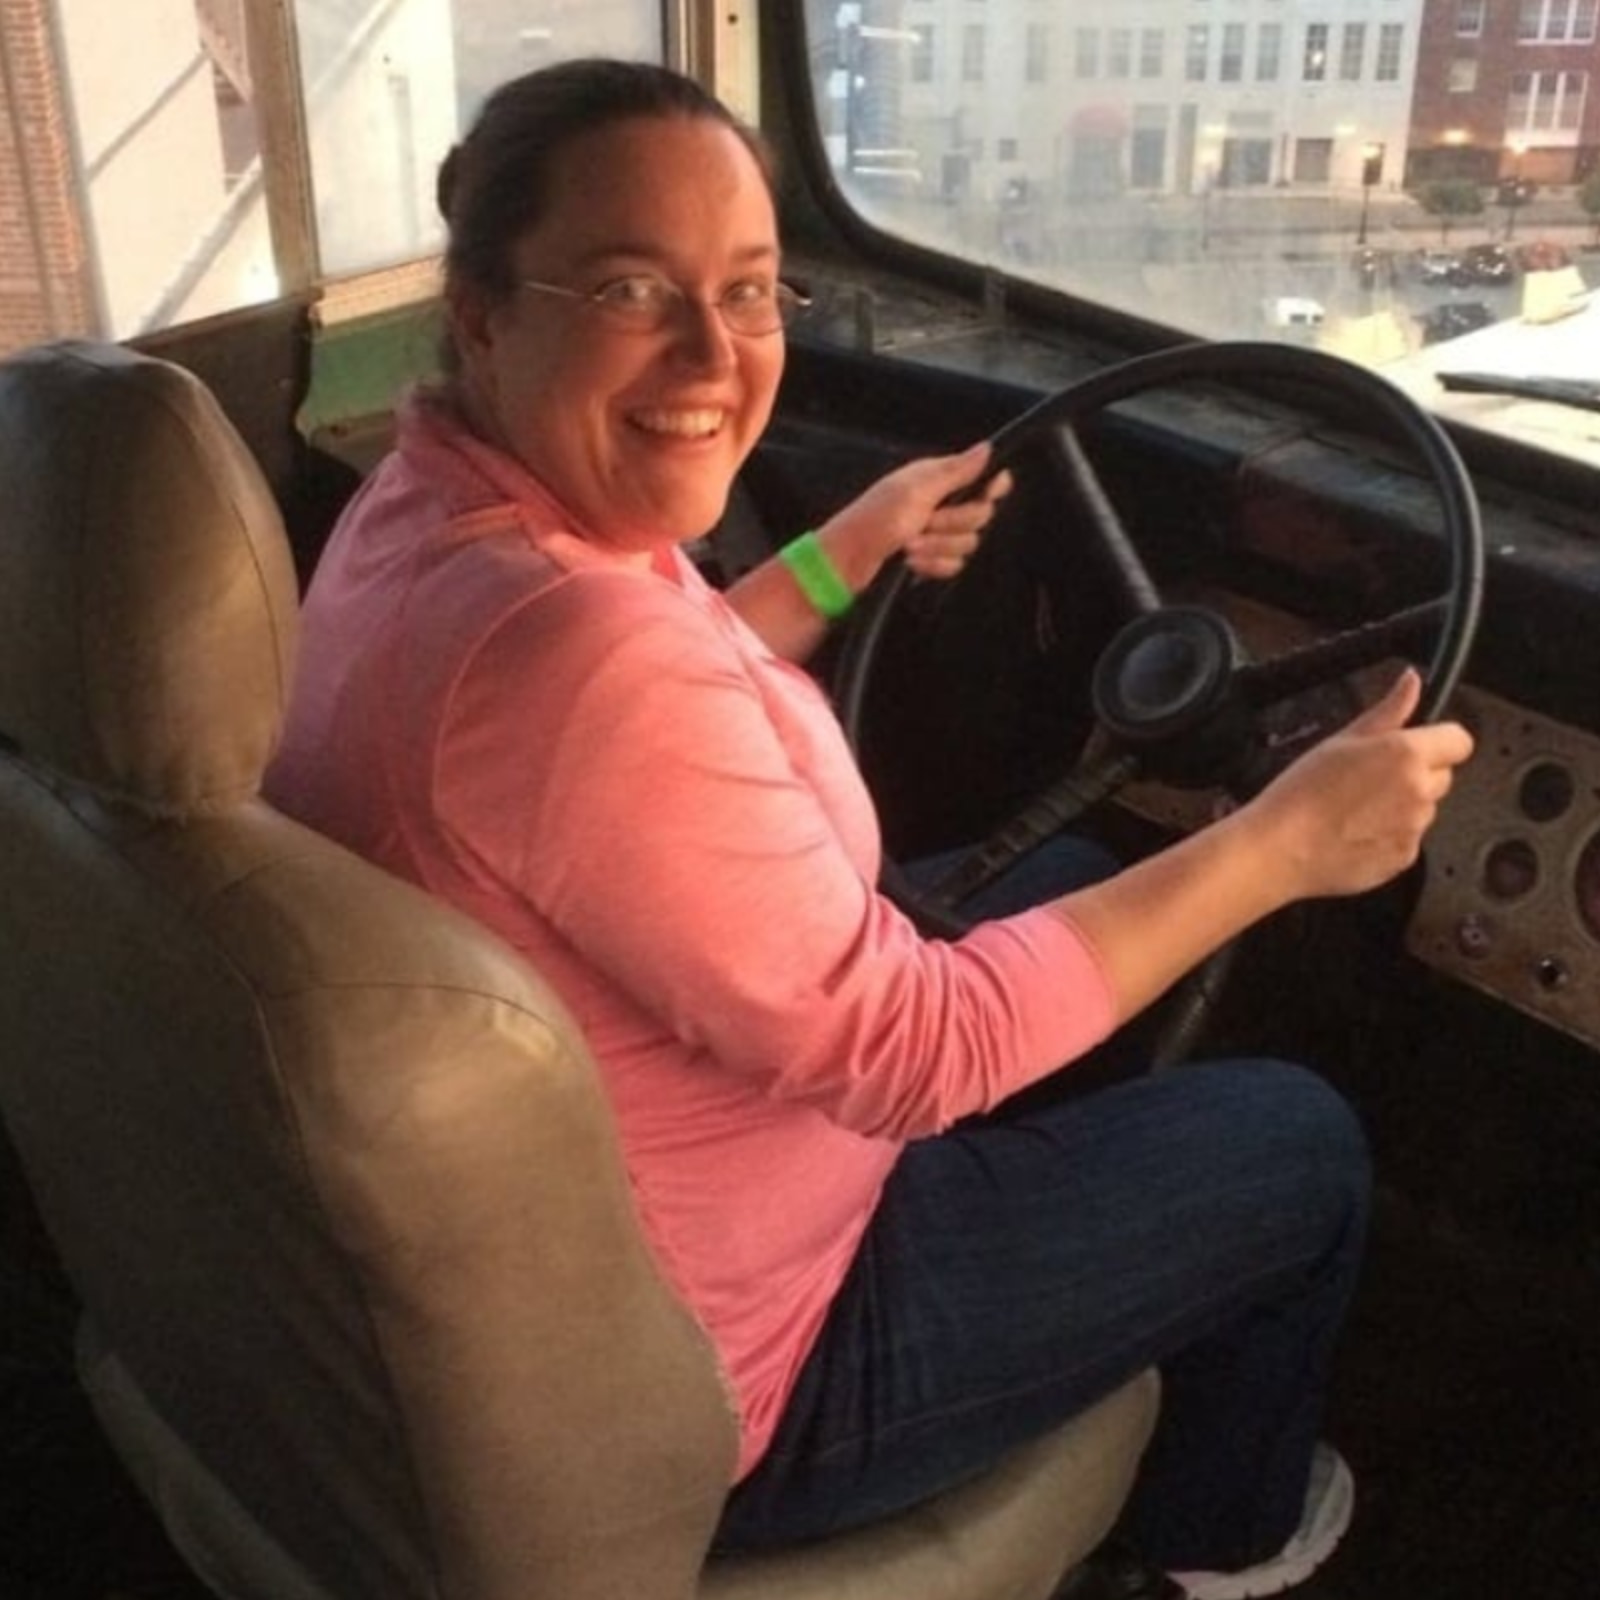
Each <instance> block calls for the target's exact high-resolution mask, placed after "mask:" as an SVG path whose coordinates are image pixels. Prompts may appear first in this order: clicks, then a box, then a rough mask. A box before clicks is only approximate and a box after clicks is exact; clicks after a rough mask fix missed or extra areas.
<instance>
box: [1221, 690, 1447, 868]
mask: <svg viewBox="0 0 1600 1600" xmlns="http://www.w3.org/2000/svg"><path fill="white" fill-rule="evenodd" d="M1421 692H1422V685H1421V679H1420V678H1419V677H1418V675H1417V673H1416V671H1415V669H1414V668H1411V667H1407V668H1406V669H1405V671H1404V672H1402V673H1401V675H1400V677H1399V678H1398V679H1397V680H1396V681H1395V683H1394V684H1393V685H1392V686H1391V687H1390V689H1389V691H1388V693H1387V694H1385V695H1384V696H1383V698H1382V699H1381V700H1378V701H1377V702H1376V703H1375V704H1373V705H1371V706H1369V707H1367V709H1366V710H1365V711H1363V712H1362V713H1361V714H1360V715H1359V716H1357V717H1356V718H1355V719H1354V720H1353V721H1352V722H1350V723H1349V724H1348V725H1347V726H1346V727H1344V728H1343V729H1341V730H1340V731H1339V732H1338V733H1336V734H1334V735H1332V736H1331V737H1330V738H1328V739H1325V740H1324V741H1323V742H1322V743H1321V744H1319V745H1317V746H1316V747H1315V748H1314V749H1312V750H1310V751H1308V752H1307V753H1306V754H1305V755H1303V756H1302V757H1301V758H1300V759H1299V760H1298V761H1296V762H1295V763H1294V765H1293V766H1291V767H1290V768H1288V770H1287V771H1285V772H1284V773H1282V774H1281V775H1280V776H1279V777H1278V778H1277V779H1276V780H1275V781H1274V782H1273V783H1272V784H1270V785H1269V786H1268V787H1267V788H1266V789H1265V790H1263V791H1262V793H1261V794H1260V795H1258V796H1257V797H1256V798H1255V799H1254V800H1252V801H1251V802H1250V804H1249V806H1247V807H1245V810H1246V811H1253V812H1255V814H1256V822H1257V823H1258V824H1259V825H1260V826H1261V827H1262V828H1263V829H1264V830H1268V831H1269V832H1270V833H1271V834H1272V835H1273V836H1275V838H1276V840H1277V842H1278V849H1279V852H1281V853H1280V854H1279V859H1280V860H1281V861H1282V862H1283V863H1284V865H1285V868H1286V869H1287V871H1288V872H1289V873H1290V874H1291V879H1292V886H1291V885H1290V884H1286V885H1285V887H1286V889H1288V891H1289V892H1288V898H1290V899H1296V900H1298V899H1303V898H1307V897H1312V896H1320V895H1345V894H1358V893H1360V892H1361V891H1362V890H1364V889H1372V888H1375V887H1376V886H1377V885H1378V884H1380V883H1384V882H1386V881H1387V880H1388V879H1390V878H1392V877H1394V876H1395V874H1396V873H1399V872H1402V871H1404V870H1405V869H1406V868H1407V867H1409V866H1410V865H1411V864H1412V863H1413V862H1414V861H1415V860H1416V859H1417V854H1418V852H1419V850H1420V849H1421V848H1422V837H1423V835H1424V834H1425V833H1426V832H1427V830H1428V828H1429V826H1430V825H1431V824H1432V822H1433V819H1434V817H1435V815H1436V814H1437V812H1438V809H1439V803H1440V801H1442V800H1443V799H1444V797H1445V795H1446V794H1448V793H1449V792H1450V785H1451V782H1452V780H1453V778H1454V775H1455V769H1456V767H1458V766H1459V765H1460V764H1461V763H1462V762H1463V761H1465V760H1466V759H1467V758H1468V757H1469V756H1470V755H1471V754H1472V736H1471V735H1470V734H1469V733H1468V732H1467V730H1466V729H1465V728H1463V727H1462V726H1461V725H1460V723H1457V722H1437V723H1431V724H1429V725H1427V726H1425V727H1415V728H1408V727H1407V726H1406V719H1407V718H1408V717H1410V716H1411V714H1412V713H1413V712H1414V711H1415V710H1416V708H1417V701H1418V698H1419V697H1420V695H1421Z"/></svg>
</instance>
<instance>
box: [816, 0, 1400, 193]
mask: <svg viewBox="0 0 1600 1600" xmlns="http://www.w3.org/2000/svg"><path fill="white" fill-rule="evenodd" d="M1025 10H1026V13H1027V14H1026V15H1025V17H1024V20H1023V25H1022V26H1021V27H1020V28H1019V27H1017V25H1016V22H1017V8H1016V7H1011V8H1009V9H1008V10H1007V13H1006V17H1005V19H1004V23H1003V25H1002V23H1001V22H1000V21H998V20H996V19H993V18H991V16H990V14H989V13H990V11H991V8H990V7H989V6H988V5H987V4H985V3H984V0H845V3H843V4H840V5H838V6H837V7H836V8H833V13H834V14H833V22H834V26H835V27H836V29H837V31H838V46H837V47H838V51H839V60H840V72H839V73H838V74H837V77H838V80H839V91H838V95H837V98H838V100H839V102H840V108H839V109H840V120H841V123H842V125H843V128H844V131H845V134H846V137H844V138H843V139H839V140H836V155H837V157H838V158H839V159H840V160H841V164H843V165H847V166H849V167H850V168H851V169H852V170H856V171H861V170H872V171H876V172H878V173H890V172H894V171H896V170H899V171H907V170H910V169H913V168H914V169H915V171H916V172H917V173H918V174H920V176H921V179H922V181H923V182H924V183H927V182H930V181H932V182H936V183H937V184H938V185H940V186H941V187H942V188H943V189H944V190H945V191H946V193H947V194H949V193H953V192H957V191H962V190H969V191H971V192H973V193H974V194H976V195H979V196H981V197H984V198H989V199H1001V198H1003V197H1004V196H1005V195H1006V194H1007V193H1015V192H1019V187H1020V189H1026V190H1028V191H1034V190H1037V191H1038V192H1041V193H1043V194H1047V195H1055V196H1062V197H1068V196H1071V197H1081V196H1085V195H1105V194H1111V193H1127V192H1140V191H1144V192H1153V193H1166V194H1197V193H1202V192H1205V191H1207V190H1209V189H1211V188H1229V189H1241V188H1250V187H1269V186H1279V187H1288V188H1296V187H1299V188H1309V189H1329V188H1341V187H1350V188H1354V187H1359V186H1361V185H1363V184H1367V185H1371V184H1372V183H1375V182H1383V183H1392V182H1395V181H1397V180H1398V177H1399V174H1400V171H1401V167H1402V162H1403V153H1404V150H1405V145H1406V139H1407V133H1408V129H1409V126H1410V120H1411V88H1412V83H1413V81H1414V79H1415V74H1416V61H1417V48H1418V42H1419V35H1420V23H1421V16H1422V0H1228V3H1226V4H1223V3H1222V0H1215V3H1213V0H1089V3H1082V4H1075V5H1073V6H1072V7H1070V9H1064V8H1062V7H1059V6H1052V5H1050V4H1049V3H1048V0H1037V3H1030V4H1029V5H1028V6H1027V7H1026V8H1025Z"/></svg>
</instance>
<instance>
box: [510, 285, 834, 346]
mask: <svg viewBox="0 0 1600 1600" xmlns="http://www.w3.org/2000/svg"><path fill="white" fill-rule="evenodd" d="M518 286H519V287H520V288H523V289H532V290H533V291H534V292H535V293H536V294H553V295H560V296H561V297H562V298H563V299H566V300H576V301H579V302H580V303H581V304H583V305H587V306H592V307H593V308H594V310H595V311H596V312H597V313H598V314H599V315H600V316H601V317H602V318H604V320H605V321H606V322H607V323H608V324H609V325H610V326H611V327H614V328H619V329H621V330H623V331H624V332H627V333H662V332H664V331H665V330H666V329H667V328H670V327H671V326H672V325H673V324H674V323H676V322H677V321H678V320H679V318H680V317H681V316H682V314H683V311H684V309H685V307H687V306H689V305H711V306H715V307H716V310H717V315H718V316H720V317H721V318H722V323H723V326H724V327H725V328H727V330H728V332H729V333H736V334H743V335H746V336H750V337H760V336H761V335H763V334H769V333H777V332H778V331H779V329H781V328H786V327H788V326H789V324H790V323H791V322H793V321H794V320H795V318H796V317H798V316H799V315H800V314H801V313H802V312H804V311H805V310H806V309H807V307H809V306H810V304H811V301H810V300H809V299H808V298H807V296H805V295H803V294H802V293H801V292H800V291H799V290H798V289H796V288H795V287H794V285H793V284H789V283H784V282H783V281H782V280H781V279H767V278H740V279H739V280H738V281H737V282H735V283H731V284H729V285H728V287H727V288H726V289H724V290H723V291H722V293H721V294H720V295H718V296H717V297H716V299H714V300H709V301H702V300H696V299H695V297H694V296H693V295H691V294H690V293H689V292H688V291H687V290H685V289H680V288H679V287H678V285H677V284H675V283H673V282H672V280H671V279H670V278H661V277H657V276H656V275H655V274H654V273H648V272H636V273H633V274H631V275H630V276H628V277H625V278H613V279H612V280H611V281H610V282H609V283H602V284H601V285H600V287H599V288H598V289H587V290H585V289H569V288H568V287H567V286H566V285H565V284H563V283H541V282H540V281H539V280H537V279H535V278H523V279H522V280H520V283H519V285H518Z"/></svg>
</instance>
